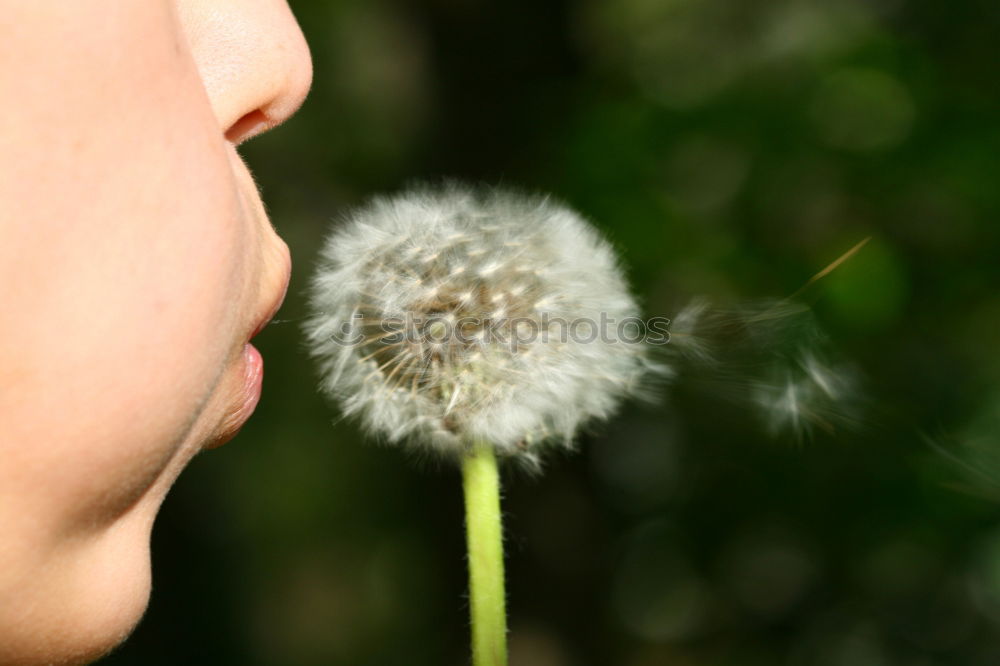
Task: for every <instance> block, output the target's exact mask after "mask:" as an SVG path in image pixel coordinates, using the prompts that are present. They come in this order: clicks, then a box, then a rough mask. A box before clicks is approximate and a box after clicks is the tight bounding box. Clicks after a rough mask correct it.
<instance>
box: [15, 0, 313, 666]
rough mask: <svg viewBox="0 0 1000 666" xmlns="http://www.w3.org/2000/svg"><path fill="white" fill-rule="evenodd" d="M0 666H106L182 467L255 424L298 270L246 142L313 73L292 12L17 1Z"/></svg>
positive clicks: (134, 609) (215, 2) (259, 4)
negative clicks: (280, 312) (261, 370)
mask: <svg viewBox="0 0 1000 666" xmlns="http://www.w3.org/2000/svg"><path fill="white" fill-rule="evenodd" d="M2 9H3V15H4V20H3V21H0V90H3V91H4V99H5V104H4V111H3V113H0V155H3V159H2V160H0V663H2V664H53V663H67V664H75V663H86V662H88V661H91V660H93V659H95V658H97V657H98V656H100V655H101V654H103V653H105V652H106V651H107V650H109V649H110V648H112V647H113V646H115V645H116V644H118V643H119V642H120V641H121V640H123V639H124V637H125V636H127V635H128V633H129V632H130V631H131V630H132V628H133V627H134V626H135V624H136V623H137V622H138V620H139V618H140V617H141V615H142V613H143V611H144V609H145V607H146V604H147V601H148V597H149V591H150V564H149V561H150V557H149V536H150V530H151V528H152V524H153V520H154V517H155V515H156V512H157V510H158V508H159V506H160V504H161V502H162V500H163V498H164V495H165V494H166V492H167V490H168V489H169V487H170V485H171V484H172V483H173V481H174V480H175V479H176V478H177V475H178V474H179V473H180V471H181V469H182V468H183V467H184V466H185V465H186V464H187V463H188V461H190V459H191V458H192V457H193V456H194V455H195V454H196V453H197V452H198V451H200V450H202V449H203V448H206V447H210V446H214V445H217V444H219V443H221V442H223V441H225V440H227V439H228V438H230V437H232V436H233V435H234V434H235V431H236V430H238V428H239V426H240V425H241V424H242V422H243V421H244V420H245V419H246V417H247V416H248V415H249V411H250V410H252V402H253V400H252V395H248V393H252V391H249V390H248V388H247V384H248V382H247V379H246V377H247V374H248V372H252V371H253V370H254V366H253V365H252V364H251V365H250V366H249V367H248V365H247V361H246V358H245V350H246V347H245V345H246V343H247V341H248V339H249V338H250V337H251V336H252V334H253V333H254V332H255V330H256V329H258V328H259V326H261V325H263V323H264V322H265V321H266V319H268V318H269V317H270V316H271V315H272V314H273V312H274V310H275V309H276V308H277V307H278V305H279V304H280V300H281V298H282V296H283V294H284V290H285V288H286V285H287V280H288V271H289V258H288V250H287V248H286V246H285V244H284V243H283V242H282V241H281V240H280V239H279V238H278V236H277V235H276V234H275V232H274V230H273V229H272V227H271V225H270V223H269V221H268V219H267V217H266V215H265V213H264V210H263V207H262V205H261V201H260V198H259V195H258V193H257V190H256V187H255V185H254V183H253V180H252V178H251V177H250V174H249V172H248V171H247V169H246V167H245V166H244V164H243V162H242V160H241V159H240V157H239V156H238V154H237V152H236V148H235V147H236V145H237V144H239V143H240V142H242V141H244V140H246V139H248V138H250V137H251V136H253V135H254V134H257V133H260V132H262V131H264V130H266V129H269V128H270V127H273V126H275V125H277V124H279V123H281V122H283V121H284V120H285V119H287V118H288V117H289V116H290V115H291V114H292V113H293V112H294V111H295V110H296V109H297V108H298V106H299V105H300V104H301V103H302V101H303V99H304V97H305V95H306V92H307V90H308V88H309V84H310V81H311V76H312V72H311V65H310V59H309V53H308V49H307V47H306V44H305V41H304V39H303V37H302V34H301V32H300V31H299V28H298V26H297V24H296V23H295V20H294V18H293V17H292V15H291V13H290V11H289V9H288V7H287V6H286V5H285V3H284V2H283V1H278V0H174V1H165V0H143V1H142V2H121V1H120V0H85V1H74V2H65V1H64V0H40V1H34V2H21V1H17V0H3V2H2Z"/></svg>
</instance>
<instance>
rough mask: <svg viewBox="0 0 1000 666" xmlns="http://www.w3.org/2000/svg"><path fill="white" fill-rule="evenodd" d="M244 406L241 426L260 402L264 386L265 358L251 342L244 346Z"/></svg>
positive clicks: (241, 411)
mask: <svg viewBox="0 0 1000 666" xmlns="http://www.w3.org/2000/svg"><path fill="white" fill-rule="evenodd" d="M243 368H244V375H243V405H242V406H241V407H240V409H239V421H240V425H243V423H244V422H245V421H246V420H247V419H248V418H250V415H251V414H253V410H254V409H255V408H256V407H257V403H258V402H260V392H261V389H262V387H263V385H264V357H262V356H261V355H260V351H258V350H257V348H256V347H254V346H253V345H252V344H250V343H249V342H248V343H247V344H246V345H244V346H243Z"/></svg>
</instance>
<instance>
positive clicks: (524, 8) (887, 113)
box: [102, 0, 1000, 666]
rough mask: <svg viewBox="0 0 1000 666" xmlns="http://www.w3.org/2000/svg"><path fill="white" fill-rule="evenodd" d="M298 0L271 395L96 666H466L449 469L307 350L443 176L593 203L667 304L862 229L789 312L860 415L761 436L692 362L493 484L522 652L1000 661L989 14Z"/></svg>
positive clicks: (682, 664) (599, 659)
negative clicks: (540, 470) (357, 236)
mask: <svg viewBox="0 0 1000 666" xmlns="http://www.w3.org/2000/svg"><path fill="white" fill-rule="evenodd" d="M292 7H293V10H294V11H295V12H296V14H297V16H298V17H299V20H300V23H301V24H302V28H303V30H304V32H305V34H306V36H307V38H308V40H309V42H310V44H311V46H312V50H313V57H314V62H315V83H314V87H313V91H312V93H311V95H310V98H309V100H308V101H307V103H306V105H305V106H304V107H303V109H302V110H301V111H300V113H299V114H298V115H297V116H296V117H295V118H294V119H293V120H292V121H291V122H290V123H289V124H288V125H287V126H285V127H282V128H280V129H278V130H275V131H274V132H272V133H270V134H268V135H265V136H263V137H260V138H258V139H255V140H254V141H252V142H250V143H249V144H247V145H246V146H245V148H244V153H245V155H246V158H247V161H248V162H249V164H250V166H251V168H252V169H253V170H254V172H255V174H256V177H257V179H258V181H259V184H260V187H261V189H262V190H263V194H264V199H265V201H266V202H267V203H268V205H269V208H270V212H271V215H272V218H273V221H274V223H275V225H276V226H277V228H278V230H279V231H280V232H281V234H282V235H283V236H284V238H285V239H286V240H287V242H288V243H289V245H290V246H291V248H292V253H293V256H294V257H295V261H296V264H295V269H294V274H293V277H292V285H291V290H290V294H289V298H288V301H287V303H286V305H285V306H284V308H283V309H282V311H281V313H280V314H279V315H278V318H279V320H281V321H280V322H279V323H276V324H273V325H272V326H270V327H269V328H268V329H267V330H266V331H265V332H264V333H263V334H262V335H261V336H260V337H259V338H258V340H259V346H260V348H261V349H262V351H263V353H264V356H265V358H266V362H267V380H266V382H265V392H264V397H263V399H262V401H261V403H260V407H259V409H258V412H257V414H256V415H255V416H254V417H253V419H252V420H251V421H250V423H249V424H248V426H247V427H246V428H245V431H244V432H243V433H242V434H241V435H240V436H239V437H238V438H237V439H236V441H234V442H233V443H231V444H230V445H228V446H226V447H225V448H224V449H222V450H221V451H214V452H211V453H208V454H205V455H202V456H199V457H198V459H197V460H195V461H194V463H193V464H192V466H191V467H190V469H189V470H188V471H187V472H185V474H184V475H183V476H182V477H181V479H180V481H179V482H178V483H177V485H176V487H175V489H174V491H173V493H172V494H171V496H170V498H169V499H168V500H167V502H166V504H165V506H164V508H163V511H162V514H161V517H160V519H159V521H158V523H157V526H156V530H155V533H154V537H153V542H154V543H153V560H154V590H153V598H152V602H151V605H150V608H149V611H148V613H147V616H146V618H145V619H144V620H143V622H142V624H141V625H140V627H139V628H138V629H137V631H136V633H135V634H134V636H133V637H132V638H131V639H130V640H129V642H128V643H127V644H126V645H125V646H124V647H122V648H121V649H120V650H118V651H117V652H116V653H115V654H113V655H112V656H110V657H108V658H107V659H106V660H105V661H103V662H102V663H103V664H106V665H107V666H111V665H126V664H135V665H141V666H156V665H160V664H170V665H177V664H241V665H246V666H258V665H259V666H271V665H274V666H279V665H282V666H312V665H320V664H324V665H325V664H348V665H359V666H363V665H392V664H412V665H421V664H434V665H438V664H442V665H460V664H465V663H467V662H468V657H467V620H466V599H465V597H464V594H465V565H464V550H463V549H464V541H463V539H464V535H463V517H462V507H461V492H460V490H461V489H460V483H459V479H458V475H457V472H456V470H454V469H451V468H449V467H448V466H445V465H440V464H438V463H436V462H434V461H428V460H417V459H414V457H413V456H412V455H407V454H405V453H404V452H402V451H400V450H397V449H389V448H384V447H380V446H377V445H374V444H372V443H370V442H366V441H365V440H364V438H363V437H362V436H361V435H360V434H359V433H358V431H357V430H356V428H355V427H354V425H353V424H351V423H346V422H341V421H338V415H337V412H336V409H335V407H334V406H332V405H330V404H328V403H327V402H325V401H324V400H322V399H321V398H320V397H319V396H318V395H317V392H316V377H315V374H314V372H313V368H312V365H311V363H310V361H309V359H308V357H307V354H306V353H305V351H304V349H303V346H302V342H301V335H300V331H299V320H300V319H301V317H302V316H303V315H304V314H305V309H304V302H303V292H304V290H305V288H306V284H307V280H308V277H309V275H310V273H311V270H312V267H313V265H314V262H315V258H316V252H317V249H318V246H319V243H320V239H321V237H322V235H323V234H324V231H325V230H326V229H327V228H328V226H329V225H330V224H331V223H332V222H333V221H334V220H336V219H337V217H338V216H339V215H341V214H343V213H344V211H346V210H347V209H349V207H351V206H354V205H356V204H358V203H360V202H362V201H364V200H365V199H366V198H367V197H368V196H370V195H371V194H373V193H379V192H390V191H396V190H398V189H399V188H401V187H402V186H404V185H405V184H406V183H408V182H410V181H412V180H414V179H431V180H434V179H439V178H441V177H444V176H452V177H459V178H462V179H467V180H471V181H475V182H485V183H489V184H507V185H517V186H522V187H526V188H529V189H533V190H541V191H547V192H551V193H553V194H554V195H556V196H557V197H559V198H561V199H562V200H564V201H566V202H567V203H569V204H570V205H572V206H574V207H575V208H577V209H578V210H580V211H581V212H583V213H584V214H585V215H586V216H588V217H589V218H590V219H592V220H593V221H594V222H595V223H596V224H597V225H598V226H599V227H601V228H602V229H603V230H604V231H605V232H606V233H607V234H608V235H609V237H610V238H611V239H612V240H613V241H614V242H615V244H616V245H617V246H618V247H619V248H620V250H621V252H622V254H623V256H624V259H625V261H626V262H627V263H628V265H629V267H630V277H631V280H632V282H633V284H634V286H635V289H636V291H637V293H638V294H639V296H640V297H641V299H642V302H643V304H644V307H645V309H646V311H647V314H648V315H649V316H653V315H661V316H668V317H670V316H673V315H674V314H675V313H676V312H677V310H678V308H680V307H682V306H683V305H684V304H685V303H686V302H687V301H688V300H689V299H690V298H691V297H693V296H698V295H701V296H705V297H707V298H708V299H710V300H711V301H712V302H716V303H720V304H738V303H743V302H756V301H759V300H761V299H768V298H780V297H782V296H786V295H788V294H791V293H793V292H795V291H796V290H797V289H798V288H799V287H800V286H802V285H803V284H804V283H805V282H806V281H807V280H808V279H809V277H810V276H811V275H813V274H814V273H816V272H817V271H819V270H820V269H821V268H823V267H824V266H826V265H827V264H828V263H829V262H831V261H833V260H834V259H835V258H836V257H837V256H839V255H840V254H841V253H843V252H844V251H846V250H847V249H848V248H850V247H851V246H852V245H854V244H855V243H856V242H858V241H859V240H861V239H862V238H864V237H867V236H872V237H873V240H872V242H871V243H869V245H868V246H867V247H866V248H865V249H864V250H862V251H861V252H860V253H859V254H858V255H857V256H856V257H854V258H853V259H851V260H850V261H848V262H846V263H845V264H844V265H843V266H842V267H840V268H839V269H838V270H837V271H835V272H834V273H833V274H832V275H830V276H829V277H827V278H824V279H823V280H821V281H820V282H819V283H817V284H816V285H815V286H814V287H812V288H810V289H809V290H808V291H807V292H806V293H805V294H804V295H803V300H804V301H806V302H808V303H809V304H810V305H811V306H812V307H813V310H814V313H815V316H816V319H817V321H818V323H819V325H820V326H821V327H822V328H823V330H825V332H826V334H827V335H828V336H829V338H830V340H831V341H832V344H833V346H834V347H836V349H837V350H838V351H839V354H840V355H841V356H842V357H843V358H846V359H849V360H850V361H851V362H853V363H854V364H855V366H856V367H857V368H858V370H859V374H860V376H861V378H862V382H861V383H862V386H863V388H862V389H858V391H859V392H858V393H857V401H858V402H860V403H863V410H862V411H861V412H860V419H859V421H860V422H859V423H858V424H857V425H856V426H855V427H852V428H848V429H841V430H838V431H837V432H835V433H833V434H830V433H826V432H823V431H820V432H817V433H815V434H814V435H813V436H811V437H807V438H805V439H804V440H803V441H798V440H796V439H795V438H793V437H777V438H773V437H770V436H768V434H767V429H766V427H763V426H762V422H761V419H760V418H759V415H758V414H755V413H754V410H753V409H752V408H750V407H749V406H748V405H747V404H745V403H740V402H739V401H737V402H733V401H731V400H729V399H728V397H731V396H728V397H727V396H726V395H723V394H727V393H733V390H732V387H729V389H725V387H722V388H720V389H719V390H718V391H716V390H713V383H712V382H703V381H699V377H698V376H697V372H682V373H681V375H680V376H679V377H678V379H677V381H676V382H675V384H674V386H673V387H672V389H671V390H670V391H669V392H668V394H667V395H666V396H665V397H664V399H663V400H662V402H661V403H660V404H657V405H654V406H641V405H631V406H629V407H628V408H626V409H625V411H624V412H623V413H622V414H621V415H620V416H619V417H618V418H616V419H614V420H613V421H612V422H610V423H609V424H607V425H606V426H603V427H600V428H597V429H595V430H594V431H593V432H589V433H586V434H584V435H583V436H582V437H581V439H580V451H579V453H578V454H576V455H563V456H557V457H556V458H555V459H552V460H550V462H549V464H548V466H547V471H546V473H545V474H544V475H543V476H541V477H538V478H529V477H527V476H525V475H523V474H519V473H516V472H515V473H511V474H508V475H506V477H505V479H504V482H505V486H506V489H505V498H504V503H505V505H504V506H505V510H506V518H507V524H506V529H507V533H508V579H509V582H508V586H509V599H510V601H509V611H510V626H511V653H512V656H511V660H512V664H514V665H516V666H543V665H544V666H565V665H572V664H614V665H624V666H651V665H659V664H663V665H668V666H674V665H676V666H723V665H725V666H755V665H761V666H764V665H767V666H773V665H783V666H798V665H803V666H806V665H807V666H890V665H901V666H930V665H935V666H936V665H947V664H962V665H966V664H969V665H973V664H975V665H978V664H982V665H995V664H998V663H1000V504H998V503H997V498H1000V483H998V482H996V481H995V480H994V479H996V478H997V477H998V470H1000V446H996V445H997V444H998V442H997V433H998V429H1000V381H998V380H1000V354H997V352H996V345H997V341H998V334H997V332H998V330H1000V299H998V298H997V293H998V286H1000V268H998V264H997V261H998V257H1000V227H998V225H997V220H998V214H1000V186H998V178H1000V89H998V80H1000V79H998V68H997V63H998V61H1000V59H998V57H997V55H998V46H997V41H998V35H1000V4H998V3H996V2H993V1H991V0H956V1H955V2H949V3H942V2H933V1H932V0H870V1H867V2H860V1H852V0H839V1H836V2H834V1H830V0H773V1H771V2H729V1H726V0H618V1H617V2H610V1H599V0H580V1H569V0H563V1H556V2H530V1H526V0H511V1H508V2H504V3H487V2H482V1H475V0H430V1H428V0H425V1H422V2H402V1H395V2H390V1H375V2H371V1H369V2H361V1H360V0H342V1H338V2H320V1H318V0H317V1H315V2H309V1H307V0H296V1H294V2H293V3H292ZM706 387H707V390H706ZM862 391H863V392H862ZM994 449H998V450H997V451H994Z"/></svg>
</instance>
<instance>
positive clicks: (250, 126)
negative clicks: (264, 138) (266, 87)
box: [226, 109, 274, 145]
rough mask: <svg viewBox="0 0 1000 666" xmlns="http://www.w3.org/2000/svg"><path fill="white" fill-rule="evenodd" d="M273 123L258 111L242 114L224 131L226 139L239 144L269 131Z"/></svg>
mask: <svg viewBox="0 0 1000 666" xmlns="http://www.w3.org/2000/svg"><path fill="white" fill-rule="evenodd" d="M273 125H274V123H273V122H272V121H271V120H270V119H269V118H268V117H267V115H266V114H265V113H264V112H263V111H261V110H260V109H255V110H253V111H251V112H250V113H247V114H244V115H243V117H242V118H240V119H239V120H237V121H236V122H235V123H233V124H232V126H231V127H230V128H229V129H228V130H226V139H227V140H228V141H230V142H231V143H233V144H237V145H238V144H241V143H243V142H244V141H246V140H247V139H250V138H252V137H255V136H257V135H258V134H261V133H263V132H266V131H267V130H269V129H270V128H271V127H272V126H273Z"/></svg>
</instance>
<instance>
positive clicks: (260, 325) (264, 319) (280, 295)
mask: <svg viewBox="0 0 1000 666" xmlns="http://www.w3.org/2000/svg"><path fill="white" fill-rule="evenodd" d="M283 256H284V261H283V262H282V264H281V270H280V273H279V274H280V276H281V277H280V282H278V284H277V285H276V287H275V289H274V291H273V293H272V294H271V295H270V298H268V300H267V305H266V307H265V308H264V309H263V310H262V312H261V315H260V317H258V318H257V319H256V320H255V321H256V324H255V325H254V328H253V331H252V332H251V333H250V336H249V339H251V340H252V339H253V338H254V337H256V336H257V334H258V333H260V332H261V331H262V330H263V329H264V327H265V326H267V324H268V322H270V321H271V319H273V318H274V315H275V314H277V312H278V310H279V309H280V308H281V304H282V303H284V302H285V295H286V294H287V293H288V282H289V280H290V279H291V272H292V267H291V260H290V259H289V257H288V251H287V250H285V252H284V253H283Z"/></svg>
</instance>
